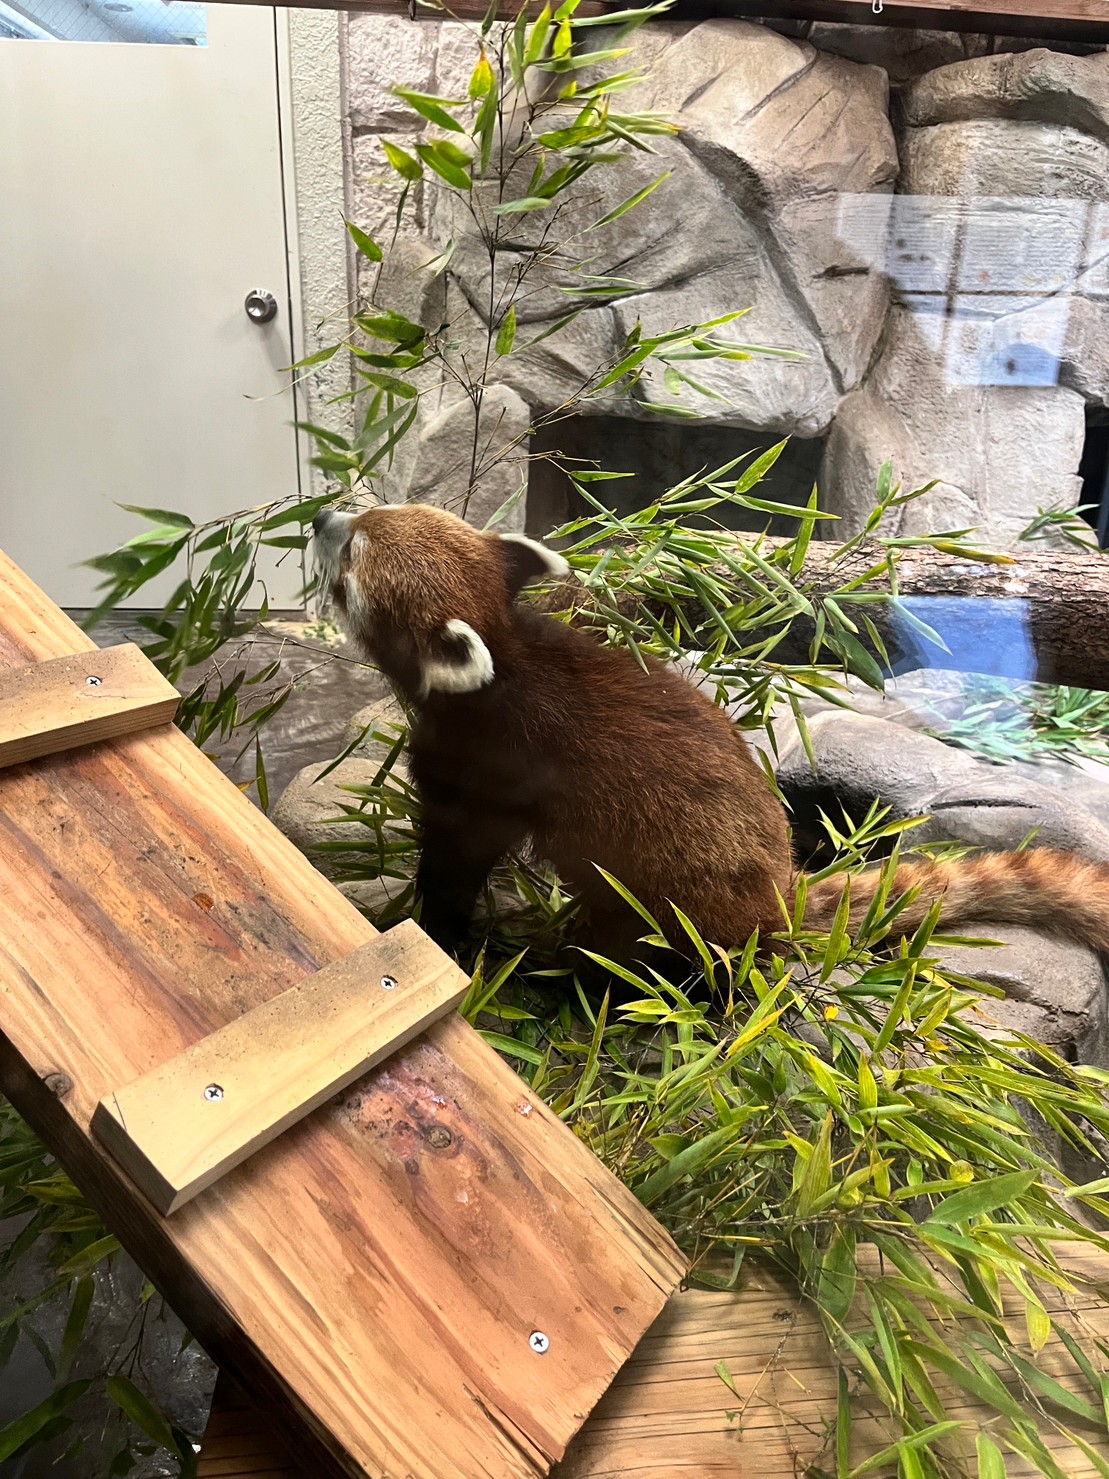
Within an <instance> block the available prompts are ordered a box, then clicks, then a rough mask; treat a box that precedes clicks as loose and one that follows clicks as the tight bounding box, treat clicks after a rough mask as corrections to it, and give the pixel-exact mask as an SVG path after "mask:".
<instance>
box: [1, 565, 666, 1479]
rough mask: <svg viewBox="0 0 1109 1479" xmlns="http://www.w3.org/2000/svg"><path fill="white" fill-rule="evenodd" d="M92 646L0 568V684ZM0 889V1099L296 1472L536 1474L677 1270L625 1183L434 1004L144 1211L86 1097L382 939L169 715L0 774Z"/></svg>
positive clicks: (512, 1477) (486, 1478)
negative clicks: (296, 1464)
mask: <svg viewBox="0 0 1109 1479" xmlns="http://www.w3.org/2000/svg"><path fill="white" fill-rule="evenodd" d="M91 650H93V649H92V644H91V643H90V641H89V639H88V638H87V637H86V636H85V635H84V633H82V632H81V631H80V630H79V629H78V628H77V627H76V626H74V625H73V623H72V622H70V621H69V620H68V619H67V618H66V617H65V616H63V614H62V613H61V612H60V611H59V610H58V609H57V608H56V607H55V606H54V605H53V604H52V603H51V602H49V601H48V600H47V599H46V597H45V596H44V595H43V594H42V592H41V591H39V590H38V589H37V588H36V587H35V586H34V585H33V584H32V583H31V582H30V581H29V580H28V579H27V578H26V577H25V576H24V575H23V574H22V572H20V571H19V570H18V569H17V568H16V567H15V566H13V565H12V564H11V562H10V561H7V560H5V559H3V557H0V668H3V667H19V666H21V665H23V664H26V663H29V662H40V661H43V660H44V659H46V658H50V657H56V656H60V655H62V654H64V653H67V652H73V653H77V652H89V651H91ZM0 894H2V895H3V898H4V907H5V914H6V929H5V931H4V938H3V941H2V942H0V1090H2V1091H3V1092H4V1093H5V1094H6V1095H7V1097H8V1098H9V1099H10V1100H11V1102H12V1103H13V1104H14V1106H15V1108H16V1109H17V1110H18V1111H19V1113H21V1114H22V1115H23V1116H24V1117H25V1118H26V1119H27V1120H28V1122H29V1123H30V1124H31V1125H32V1127H33V1128H34V1129H35V1130H36V1131H37V1132H38V1134H39V1135H41V1136H42V1138H43V1139H44V1140H45V1141H46V1143H47V1144H48V1145H49V1146H50V1148H51V1150H52V1151H53V1152H54V1154H55V1155H56V1156H57V1157H58V1159H59V1160H60V1161H61V1163H62V1164H63V1165H64V1166H65V1167H66V1169H67V1170H68V1171H69V1173H70V1174H71V1175H72V1176H73V1179H74V1180H75V1181H76V1183H77V1184H78V1186H80V1187H81V1189H82V1191H83V1192H84V1193H85V1194H86V1196H88V1198H89V1200H90V1201H91V1202H92V1203H93V1205H94V1206H95V1207H96V1208H97V1209H98V1210H99V1212H100V1213H101V1215H102V1216H103V1217H104V1219H105V1221H106V1222H107V1223H108V1225H109V1226H110V1227H111V1228H112V1230H113V1231H114V1232H115V1233H116V1234H117V1235H118V1236H119V1238H120V1240H121V1241H122V1242H123V1244H124V1246H125V1247H126V1248H127V1249H128V1251H129V1252H130V1253H131V1254H132V1255H133V1257H134V1258H135V1259H136V1261H137V1262H138V1263H139V1264H140V1266H141V1267H142V1268H143V1269H144V1270H145V1272H146V1273H147V1275H148V1276H149V1277H150V1278H151V1279H152V1280H153V1282H154V1283H155V1284H156V1285H157V1287H158V1288H159V1289H160V1290H161V1291H162V1293H163V1294H164V1295H165V1296H166V1297H167V1298H168V1299H169V1300H170V1302H171V1303H172V1305H173V1306H174V1307H175V1308H176V1309H177V1311H178V1312H179V1314H180V1315H181V1317H182V1319H183V1320H184V1321H185V1323H186V1324H187V1325H188V1327H189V1329H190V1330H192V1331H193V1332H194V1334H195V1335H196V1336H197V1338H198V1340H199V1341H200V1342H201V1344H203V1345H204V1347H205V1348H206V1349H207V1350H208V1351H209V1352H210V1353H211V1354H212V1355H213V1357H214V1358H215V1359H216V1360H217V1361H219V1362H220V1364H222V1365H226V1366H228V1367H230V1368H232V1369H234V1370H235V1371H236V1373H237V1374H238V1376H239V1378H240V1379H241V1381H242V1383H243V1385H244V1387H245V1388H246V1389H247V1390H248V1391H249V1393H250V1395H251V1397H252V1398H253V1399H254V1400H255V1401H257V1402H259V1403H260V1404H261V1405H262V1406H263V1407H265V1408H266V1410H267V1411H272V1412H273V1414H274V1421H275V1423H277V1424H284V1425H285V1427H286V1428H287V1430H288V1431H289V1433H290V1434H291V1435H292V1436H294V1437H295V1441H296V1444H297V1448H298V1453H299V1454H300V1455H301V1456H302V1457H303V1460H304V1462H305V1463H306V1464H307V1465H308V1466H309V1471H310V1472H311V1473H312V1475H313V1479H316V1476H327V1475H343V1476H348V1479H364V1476H367V1475H372V1476H375V1479H380V1476H381V1475H382V1474H383V1473H390V1474H403V1475H411V1476H413V1479H442V1476H443V1475H446V1474H462V1475H464V1476H465V1479H478V1476H481V1479H534V1476H536V1475H540V1474H543V1473H545V1472H547V1470H548V1468H549V1466H550V1464H551V1462H553V1461H554V1460H555V1459H557V1458H558V1457H560V1456H561V1454H562V1453H563V1451H564V1450H565V1447H566V1445H567V1443H568V1442H569V1440H570V1438H571V1437H572V1435H573V1434H574V1432H576V1430H577V1429H578V1427H579V1426H580V1424H581V1422H582V1421H583V1419H584V1417H585V1415H586V1414H587V1413H588V1412H589V1411H590V1410H591V1408H592V1407H593V1406H594V1404H595V1403H596V1401H597V1399H598V1398H599V1397H600V1395H601V1393H602V1392H603V1391H604V1390H605V1388H606V1387H607V1386H608V1384H609V1383H610V1381H611V1379H612V1377H613V1375H614V1373H615V1371H616V1370H617V1369H618V1368H619V1366H620V1365H621V1364H622V1362H623V1361H624V1359H625V1358H626V1357H627V1355H628V1354H629V1353H630V1352H631V1351H632V1350H633V1349H634V1347H635V1344H636V1342H637V1341H638V1339H639V1336H640V1335H641V1334H642V1332H643V1331H644V1330H645V1329H646V1328H647V1326H648V1325H649V1324H650V1323H651V1321H652V1320H653V1318H654V1317H655V1315H656V1314H657V1313H658V1311H659V1310H660V1309H661V1308H662V1306H663V1304H664V1303H665V1300H666V1297H667V1296H668V1294H669V1293H670V1292H671V1290H672V1289H673V1288H674V1287H675V1285H676V1283H677V1282H678V1280H679V1279H680V1278H681V1275H682V1272H683V1270H684V1261H683V1259H682V1258H681V1256H680V1255H679V1253H678V1251H677V1250H676V1248H675V1247H674V1245H673V1244H672V1243H671V1241H670V1239H669V1238H668V1237H667V1236H666V1234H665V1233H664V1232H663V1231H662V1229H661V1228H660V1227H659V1226H658V1224H657V1223H656V1222H655V1221H654V1220H653V1218H651V1217H650V1216H649V1215H648V1213H647V1212H646V1211H645V1209H644V1208H643V1207H642V1206H641V1205H640V1204H639V1203H638V1202H637V1201H636V1199H635V1198H634V1197H633V1196H632V1195H631V1193H630V1192H628V1191H627V1190H626V1189H625V1188H624V1187H623V1186H621V1185H620V1183H619V1182H618V1181H617V1180H616V1179H615V1178H614V1177H613V1176H612V1175H611V1174H610V1173H609V1172H608V1171H606V1170H605V1168H604V1167H603V1166H602V1165H601V1164H600V1162H599V1161H597V1159H596V1158H595V1157H594V1156H593V1154H592V1153H591V1152H590V1151H589V1150H588V1148H587V1147H586V1146H585V1145H584V1144H583V1143H582V1142H581V1141H580V1140H578V1139H577V1138H576V1137H575V1136H574V1135H572V1134H571V1133H570V1132H569V1131H568V1130H567V1129H566V1127H565V1126H564V1125H563V1124H562V1123H561V1121H559V1120H558V1119H557V1118H556V1116H554V1115H553V1114H552V1113H551V1112H550V1111H549V1110H548V1109H547V1108H546V1106H545V1105H543V1104H542V1102H541V1101H540V1100H539V1099H537V1097H536V1096H535V1095H534V1094H532V1093H531V1092H530V1091H529V1090H528V1088H527V1087H526V1085H524V1084H523V1083H522V1082H521V1080H520V1079H519V1078H518V1077H517V1076H516V1075H515V1074H514V1073H513V1072H512V1070H511V1069H510V1068H509V1066H508V1065H507V1064H506V1063H504V1062H503V1061H502V1060H501V1059H500V1058H499V1057H498V1056H497V1055H496V1053H494V1052H493V1050H492V1049H491V1048H490V1047H488V1045H487V1044H486V1043H485V1042H484V1041H483V1040H482V1038H481V1037H480V1036H479V1035H478V1034H477V1033H476V1032H474V1031H473V1030H472V1029H471V1028H470V1027H469V1026H468V1025H467V1024H466V1023H465V1021H463V1020H462V1018H461V1017H459V1016H458V1015H457V1014H454V1015H452V1016H449V1017H447V1018H444V1019H443V1020H442V1021H440V1022H438V1023H436V1025H435V1026H434V1027H432V1028H431V1029H430V1030H429V1031H428V1032H427V1033H425V1034H424V1035H423V1036H422V1037H420V1038H419V1039H417V1040H416V1041H415V1042H413V1043H411V1044H410V1045H409V1046H408V1047H407V1048H405V1049H403V1050H402V1052H400V1053H399V1054H397V1055H395V1056H393V1057H390V1058H389V1059H388V1060H387V1061H386V1062H385V1063H384V1064H383V1065H381V1066H380V1067H378V1068H376V1069H374V1070H373V1071H372V1072H371V1073H370V1074H369V1075H368V1076H367V1077H365V1078H364V1079H362V1080H360V1081H359V1082H358V1084H357V1085H355V1086H354V1087H352V1089H350V1090H348V1091H347V1092H346V1093H345V1094H344V1095H342V1096H341V1099H340V1100H339V1102H331V1103H329V1104H327V1105H326V1106H324V1107H322V1108H321V1109H319V1110H317V1111H316V1112H315V1113H314V1114H312V1115H310V1116H309V1117H308V1118H307V1119H305V1120H302V1121H301V1123H300V1124H298V1125H296V1126H294V1127H293V1128H292V1129H291V1130H289V1131H287V1132H286V1133H285V1134H284V1135H282V1136H281V1137H280V1139H279V1140H278V1141H276V1142H275V1143H274V1144H272V1145H270V1146H267V1147H266V1148H265V1149H264V1150H262V1151H261V1152H259V1153H258V1154H257V1155H255V1156H253V1157H252V1158H251V1159H250V1161H248V1162H247V1163H246V1164H245V1165H242V1166H239V1167H237V1168H236V1169H235V1170H233V1171H231V1172H230V1173H229V1174H228V1175H227V1176H225V1177H223V1178H222V1179H221V1180H220V1181H219V1182H218V1183H217V1184H216V1185H215V1186H212V1187H210V1188H209V1189H208V1191H207V1192H206V1193H205V1195H204V1196H203V1197H198V1198H197V1199H196V1200H195V1201H194V1202H192V1203H191V1204H190V1205H188V1206H186V1207H184V1208H183V1209H182V1210H181V1211H180V1212H179V1213H177V1214H176V1215H175V1216H174V1217H173V1218H171V1219H168V1220H166V1219H164V1218H163V1217H161V1216H160V1215H159V1213H158V1212H156V1211H155V1209H154V1208H153V1207H152V1206H151V1205H150V1203H149V1202H148V1201H147V1200H146V1198H145V1197H144V1196H143V1195H142V1194H141V1193H140V1192H139V1191H138V1190H137V1188H136V1187H135V1186H134V1184H133V1183H132V1182H131V1181H130V1180H129V1179H128V1177H127V1176H126V1174H125V1173H124V1172H123V1171H122V1170H121V1169H120V1167H119V1166H118V1165H117V1164H116V1163H115V1161H114V1160H113V1159H112V1158H111V1157H110V1156H108V1155H107V1154H106V1152H105V1151H104V1149H103V1147H102V1146H100V1145H99V1143H98V1142H97V1141H96V1140H95V1139H94V1138H93V1137H92V1135H91V1133H90V1121H91V1118H92V1114H93V1111H94V1109H95V1107H96V1105H97V1104H98V1103H99V1101H100V1100H101V1099H102V1098H104V1097H105V1095H106V1094H107V1093H109V1092H110V1090H111V1089H112V1088H114V1087H115V1086H116V1085H118V1084H121V1083H127V1082H129V1081H130V1080H132V1079H134V1078H138V1077H140V1076H141V1075H143V1074H145V1073H148V1072H149V1071H150V1070H151V1069H153V1068H155V1067H157V1065H158V1064H160V1063H163V1062H165V1060H166V1058H167V1057H169V1056H172V1055H173V1054H175V1053H179V1052H182V1051H184V1050H185V1049H186V1048H188V1047H189V1046H190V1045H192V1044H193V1043H195V1042H197V1041H199V1040H200V1039H201V1038H203V1037H206V1036H207V1035H209V1034H210V1033H212V1032H214V1031H216V1030H217V1029H219V1028H220V1027H222V1026H224V1025H225V1024H226V1023H228V1022H230V1021H232V1020H234V1019H235V1018H238V1017H240V1016H242V1014H243V1013H244V1012H246V1011H249V1010H250V1009H251V1008H253V1007H255V1006H257V1005H258V1004H260V1003H261V1002H264V1001H267V1000H269V999H270V998H271V997H273V996H276V995H277V994H279V993H280V992H282V991H285V990H287V989H288V988H289V987H291V986H293V985H295V984H296V983H297V982H298V981H300V980H302V979H303V978H304V977H306V976H309V975H311V974H312V973H314V972H316V971H319V970H321V969H323V968H324V967H325V966H327V965H329V964H331V963H332V962H334V961H337V960H340V959H342V958H343V957H345V956H348V955H350V954H351V952H352V951H355V950H357V949H358V948H359V947H360V946H362V945H364V944H366V943H367V942H369V941H371V940H373V939H375V938H376V935H375V931H374V930H373V928H372V927H371V926H370V924H369V923H368V922H367V921H366V920H365V919H363V918H362V916H361V915H360V914H359V913H358V912H357V910H356V909H355V908H354V906H353V905H352V904H350V903H349V902H348V901H347V900H346V899H344V898H343V896H342V895H341V894H340V893H339V892H338V891H337V890H336V889H335V888H334V887H333V886H332V885H331V884H329V883H328V882H327V881H326V880H325V879H323V878H322V877H321V876H320V875H319V874H318V873H317V872H316V871H315V869H314V868H312V866H311V865H310V864H309V863H308V862H307V860H306V859H305V858H304V857H303V856H302V855H301V854H300V853H299V852H298V851H297V850H296V848H295V847H293V845H292V844H291V843H290V842H288V840H287V839H286V838H285V837H283V836H282V835H281V834H280V833H279V832H278V831H277V829H276V828H275V827H273V826H272V825H271V823H270V822H269V821H268V820H267V819H266V818H265V817H264V816H263V815H262V814H261V812H259V811H258V810H257V809H256V808H255V807H254V806H253V805H252V804H251V803H250V802H249V801H248V800H247V798H246V797H245V796H243V795H242V794H241V793H240V792H239V791H238V790H237V789H236V787H235V786H234V785H232V783H231V782H230V781H228V780H227V779H226V778H225V777H224V776H222V775H221V774H220V772H219V771H218V769H217V768H216V767H215V766H214V765H213V764H212V763H211V761H209V760H207V759H206V758H205V757H204V756H203V755H202V754H201V752H200V751H199V750H198V749H197V748H196V747H195V746H194V745H193V744H191V742H190V741H189V740H188V739H186V738H185V736H184V735H183V734H182V733H180V731H178V730H176V729H174V728H172V727H171V728H167V729H162V730H159V731H155V732H154V733H153V734H149V735H144V736H141V737H132V738H129V739H125V740H119V741H112V742H110V743H107V744H104V745H97V746H94V747H92V748H90V749H82V750H79V751H74V752H72V753H71V754H69V755H67V756H52V757H49V758H46V759H42V760H35V761H32V762H31V763H30V764H27V765H21V766H15V767H12V768H9V769H8V770H5V771H2V772H0ZM583 1270H584V1271H585V1274H584V1276H583ZM536 1330H542V1331H544V1332H545V1333H546V1334H547V1335H548V1336H549V1337H550V1349H549V1350H548V1352H547V1353H546V1354H544V1355H536V1354H534V1353H533V1352H532V1350H531V1348H530V1344H529V1337H530V1336H531V1334H532V1333H533V1332H534V1331H536Z"/></svg>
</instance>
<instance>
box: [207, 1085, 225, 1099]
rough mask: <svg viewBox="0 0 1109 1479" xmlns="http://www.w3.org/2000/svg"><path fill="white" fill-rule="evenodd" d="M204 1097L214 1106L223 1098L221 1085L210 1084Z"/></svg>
mask: <svg viewBox="0 0 1109 1479" xmlns="http://www.w3.org/2000/svg"><path fill="white" fill-rule="evenodd" d="M204 1097H205V1099H207V1101H208V1103H209V1104H214V1103H215V1102H216V1100H217V1099H222V1098H223V1089H222V1088H221V1086H220V1085H219V1084H209V1085H208V1087H207V1088H206V1089H205V1090H204Z"/></svg>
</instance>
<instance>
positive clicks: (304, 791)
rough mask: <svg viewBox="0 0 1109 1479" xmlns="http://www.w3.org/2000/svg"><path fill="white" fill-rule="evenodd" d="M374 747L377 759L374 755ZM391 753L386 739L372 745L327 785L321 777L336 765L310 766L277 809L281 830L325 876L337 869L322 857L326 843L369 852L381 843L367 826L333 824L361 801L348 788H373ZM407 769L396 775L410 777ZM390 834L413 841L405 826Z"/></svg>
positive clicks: (275, 815)
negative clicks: (360, 847)
mask: <svg viewBox="0 0 1109 1479" xmlns="http://www.w3.org/2000/svg"><path fill="white" fill-rule="evenodd" d="M374 745H376V747H377V749H376V753H373V747H374ZM390 748H391V744H390V743H389V742H388V741H387V740H386V739H379V740H376V741H374V742H373V743H372V744H371V743H370V742H367V743H366V745H364V746H363V748H362V753H361V754H360V755H358V756H357V757H355V756H351V757H350V758H349V759H347V760H342V761H340V762H339V764H338V765H337V766H335V768H334V769H333V770H332V771H331V773H330V774H329V775H327V776H324V777H323V779H322V780H321V779H318V777H319V776H320V774H321V772H322V771H324V770H326V769H327V767H328V765H329V764H330V763H331V762H330V761H321V762H318V763H317V764H314V765H306V766H305V767H304V769H303V770H302V771H301V772H300V773H299V774H298V775H297V776H295V777H294V779H293V780H292V781H291V782H290V784H289V785H288V786H287V787H286V789H285V790H284V792H283V793H282V795H281V797H280V798H279V800H278V801H277V802H276V804H275V805H274V807H273V810H272V812H271V814H270V816H271V820H272V821H273V822H274V824H275V826H277V827H280V829H281V831H282V832H284V834H285V836H286V837H288V838H289V840H290V842H294V843H295V844H296V845H297V847H299V848H300V849H301V851H302V852H304V853H307V854H308V856H309V858H310V859H311V860H312V862H313V863H314V864H315V865H316V867H317V868H319V870H320V872H321V873H325V874H328V875H330V874H331V873H333V872H334V871H335V867H336V866H337V865H332V864H331V863H329V861H328V857H327V854H326V853H325V854H320V853H318V852H317V851H316V849H317V848H318V846H319V844H320V843H321V842H328V843H331V842H343V843H353V844H358V843H366V844H367V846H368V845H370V843H371V842H372V839H373V838H374V837H375V835H376V834H375V832H374V829H373V828H372V827H367V826H366V825H365V824H364V823H362V822H357V821H349V822H347V821H343V822H338V823H337V824H333V823H334V819H335V818H336V817H341V816H343V815H344V808H350V807H356V806H357V805H358V798H357V797H356V796H353V795H351V793H350V792H349V791H347V790H346V789H344V788H345V787H347V786H368V785H370V784H371V783H372V782H373V779H374V777H375V776H376V775H377V772H378V770H379V769H380V766H381V762H382V760H384V758H385V756H386V755H387V754H388V753H389V750H390ZM403 764H404V763H403V760H401V761H399V762H398V764H397V767H396V770H395V773H396V774H397V775H399V776H403V775H404V773H405V772H404V768H403ZM386 830H387V831H389V832H392V833H395V834H396V835H397V836H398V837H399V836H407V835H409V832H408V829H407V828H406V827H405V826H404V825H403V823H396V824H390V825H389V826H388V827H387V828H386Z"/></svg>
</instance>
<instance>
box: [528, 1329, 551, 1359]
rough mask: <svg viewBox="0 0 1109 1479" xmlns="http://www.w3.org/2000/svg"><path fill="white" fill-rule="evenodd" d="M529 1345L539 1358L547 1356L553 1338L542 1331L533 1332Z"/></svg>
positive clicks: (529, 1337) (529, 1338)
mask: <svg viewBox="0 0 1109 1479" xmlns="http://www.w3.org/2000/svg"><path fill="white" fill-rule="evenodd" d="M528 1345H529V1346H531V1348H532V1350H533V1351H534V1352H535V1354H536V1355H537V1356H545V1355H546V1354H547V1352H548V1351H549V1350H550V1348H551V1337H550V1336H549V1335H544V1334H543V1332H542V1330H533V1331H532V1332H531V1334H530V1335H529V1336H528Z"/></svg>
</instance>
